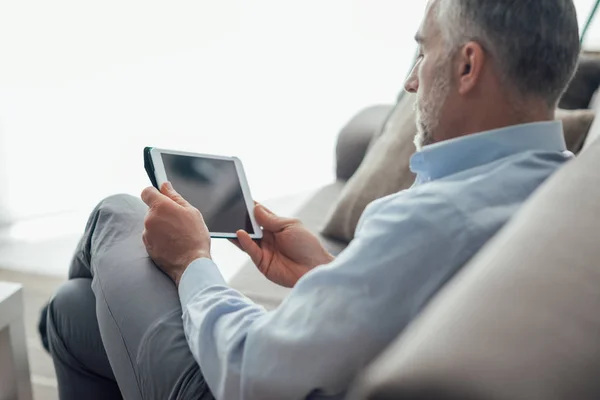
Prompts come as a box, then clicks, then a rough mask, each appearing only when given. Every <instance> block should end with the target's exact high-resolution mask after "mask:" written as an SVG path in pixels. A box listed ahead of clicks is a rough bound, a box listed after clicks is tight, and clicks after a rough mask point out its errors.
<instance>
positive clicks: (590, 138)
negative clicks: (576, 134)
mask: <svg viewBox="0 0 600 400" xmlns="http://www.w3.org/2000/svg"><path fill="white" fill-rule="evenodd" d="M591 107H592V108H593V109H594V111H596V119H595V120H594V122H593V123H592V126H591V127H590V131H589V132H588V135H587V138H586V139H585V143H584V146H583V148H584V149H587V148H589V147H590V146H591V144H592V143H593V142H594V141H595V140H596V139H598V138H600V95H599V94H598V92H596V95H595V96H594V99H593V100H592V104H591Z"/></svg>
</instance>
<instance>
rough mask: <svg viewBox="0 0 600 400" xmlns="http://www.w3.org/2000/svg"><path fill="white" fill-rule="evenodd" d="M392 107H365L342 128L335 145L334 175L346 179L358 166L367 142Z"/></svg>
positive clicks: (379, 127)
mask: <svg viewBox="0 0 600 400" xmlns="http://www.w3.org/2000/svg"><path fill="white" fill-rule="evenodd" d="M393 108H394V106H393V105H376V106H371V107H368V108H365V109H364V110H362V111H361V112H359V113H358V114H357V115H356V116H355V117H354V118H352V120H350V122H348V123H347V124H346V126H345V127H344V128H342V130H341V132H340V133H339V135H338V140H337V146H336V175H337V178H338V179H342V180H348V179H350V178H351V177H352V175H354V172H356V170H357V169H358V167H359V166H360V163H361V162H362V160H363V158H364V156H365V154H366V153H367V149H368V147H369V143H370V142H371V139H372V138H373V136H374V135H376V134H378V133H379V132H380V131H381V128H382V127H383V124H384V123H385V121H386V120H387V117H388V115H389V114H390V112H391V111H392V109H393Z"/></svg>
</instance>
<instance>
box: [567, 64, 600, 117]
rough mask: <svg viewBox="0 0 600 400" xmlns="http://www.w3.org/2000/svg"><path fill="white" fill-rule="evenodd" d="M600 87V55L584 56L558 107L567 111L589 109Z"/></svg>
mask: <svg viewBox="0 0 600 400" xmlns="http://www.w3.org/2000/svg"><path fill="white" fill-rule="evenodd" d="M598 86H600V55H599V54H596V53H588V54H583V55H582V56H581V58H580V59H579V65H578V66H577V71H576V72H575V76H574V77H573V80H572V81H571V83H570V84H569V86H568V87H567V90H566V91H565V93H564V94H563V96H562V98H561V100H560V102H559V104H558V106H559V107H560V108H563V109H567V110H578V109H584V108H589V107H590V102H591V101H592V97H593V96H594V93H596V91H597V90H598Z"/></svg>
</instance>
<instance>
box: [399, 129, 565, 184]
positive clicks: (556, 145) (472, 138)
mask: <svg viewBox="0 0 600 400" xmlns="http://www.w3.org/2000/svg"><path fill="white" fill-rule="evenodd" d="M566 149H567V146H566V144H565V138H564V135H563V128H562V122H561V121H548V122H534V123H530V124H522V125H514V126H509V127H506V128H500V129H494V130H491V131H486V132H482V133H476V134H472V135H465V136H462V137H458V138H455V139H450V140H446V141H443V142H439V143H434V144H432V145H429V146H425V147H423V148H422V149H421V150H420V151H418V152H416V153H415V154H413V156H412V157H411V159H410V169H411V171H412V172H414V173H416V174H417V182H427V181H431V180H435V179H441V178H444V177H446V176H449V175H452V174H455V173H458V172H461V171H464V170H467V169H470V168H475V167H478V166H480V165H484V164H488V163H491V162H493V161H496V160H499V159H501V158H504V157H508V156H510V155H513V154H517V153H521V152H525V151H536V150H537V151H551V152H563V151H566Z"/></svg>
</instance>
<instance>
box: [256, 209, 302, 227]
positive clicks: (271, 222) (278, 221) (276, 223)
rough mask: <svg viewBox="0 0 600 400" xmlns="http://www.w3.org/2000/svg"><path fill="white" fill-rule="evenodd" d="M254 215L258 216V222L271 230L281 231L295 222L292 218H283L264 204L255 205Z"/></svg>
mask: <svg viewBox="0 0 600 400" xmlns="http://www.w3.org/2000/svg"><path fill="white" fill-rule="evenodd" d="M254 216H255V217H256V222H258V224H259V225H260V226H262V227H263V228H265V229H266V230H267V231H270V232H280V231H282V230H283V228H285V227H286V226H288V225H290V224H292V223H293V222H294V220H292V219H290V218H283V217H280V216H278V215H276V214H275V213H273V212H272V211H270V210H268V209H267V208H266V207H265V206H263V205H262V204H257V205H256V207H254Z"/></svg>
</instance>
